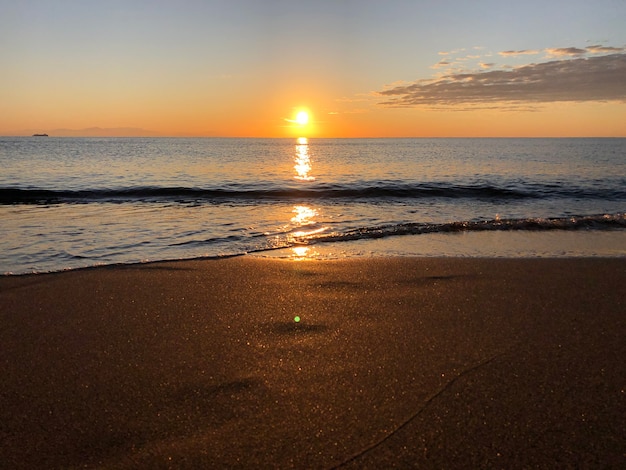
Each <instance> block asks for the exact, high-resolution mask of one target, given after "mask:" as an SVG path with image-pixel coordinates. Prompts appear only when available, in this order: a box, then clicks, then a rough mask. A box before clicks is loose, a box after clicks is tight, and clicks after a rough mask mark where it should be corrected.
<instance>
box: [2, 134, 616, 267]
mask: <svg viewBox="0 0 626 470" xmlns="http://www.w3.org/2000/svg"><path fill="white" fill-rule="evenodd" d="M0 221H1V226H0V273H9V272H11V273H28V272H41V271H57V270H63V269H67V268H76V267H82V266H92V265H98V264H113V263H130V262H140V261H148V260H164V259H184V258H194V257H201V256H225V255H236V254H244V253H256V254H257V255H258V254H261V255H267V256H280V257H286V258H309V257H312V258H315V257H322V258H324V257H343V256H360V255H370V254H374V255H390V254H392V255H398V254H399V255H412V254H417V255H426V256H433V255H443V256H449V255H455V256H472V255H476V254H477V255H480V256H563V255H564V256H626V139H309V140H307V139H304V138H302V139H297V140H296V139H216V138H201V139H183V138H54V137H48V138H45V137H4V138H0Z"/></svg>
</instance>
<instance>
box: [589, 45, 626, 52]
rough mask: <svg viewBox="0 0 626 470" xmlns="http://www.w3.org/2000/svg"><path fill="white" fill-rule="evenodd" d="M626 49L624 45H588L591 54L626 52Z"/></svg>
mask: <svg viewBox="0 0 626 470" xmlns="http://www.w3.org/2000/svg"><path fill="white" fill-rule="evenodd" d="M625 50H626V49H624V48H623V47H610V46H600V45H596V46H589V47H587V51H589V52H590V53H591V54H610V53H613V52H624V51H625Z"/></svg>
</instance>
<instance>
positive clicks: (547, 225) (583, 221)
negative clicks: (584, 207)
mask: <svg viewBox="0 0 626 470" xmlns="http://www.w3.org/2000/svg"><path fill="white" fill-rule="evenodd" d="M620 229H626V213H619V214H602V215H588V216H578V217H553V218H525V219H499V218H497V219H492V220H483V221H460V222H449V223H439V224H429V223H403V224H394V225H382V226H377V227H362V228H358V229H355V230H349V231H346V232H343V233H337V232H334V233H328V234H315V235H311V236H306V237H294V242H295V244H315V243H328V242H340V241H353V240H365V239H374V238H384V237H391V236H398V235H421V234H428V233H460V232H482V231H523V230H527V231H550V230H567V231H569V230H620Z"/></svg>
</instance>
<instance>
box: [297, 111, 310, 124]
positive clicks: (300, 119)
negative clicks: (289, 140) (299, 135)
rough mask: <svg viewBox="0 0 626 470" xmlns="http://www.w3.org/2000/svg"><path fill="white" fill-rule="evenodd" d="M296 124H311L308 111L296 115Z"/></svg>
mask: <svg viewBox="0 0 626 470" xmlns="http://www.w3.org/2000/svg"><path fill="white" fill-rule="evenodd" d="M296 122H297V123H298V124H300V125H301V126H305V125H307V124H308V122H309V113H307V112H306V111H300V112H298V114H296Z"/></svg>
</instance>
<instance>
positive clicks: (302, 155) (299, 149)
mask: <svg viewBox="0 0 626 470" xmlns="http://www.w3.org/2000/svg"><path fill="white" fill-rule="evenodd" d="M295 162H296V164H295V166H294V169H295V170H296V176H294V178H295V179H297V180H299V181H315V177H314V176H311V175H310V172H311V157H309V140H308V139H307V138H306V137H298V140H296V156H295Z"/></svg>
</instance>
